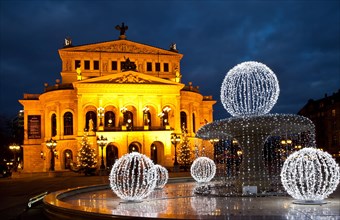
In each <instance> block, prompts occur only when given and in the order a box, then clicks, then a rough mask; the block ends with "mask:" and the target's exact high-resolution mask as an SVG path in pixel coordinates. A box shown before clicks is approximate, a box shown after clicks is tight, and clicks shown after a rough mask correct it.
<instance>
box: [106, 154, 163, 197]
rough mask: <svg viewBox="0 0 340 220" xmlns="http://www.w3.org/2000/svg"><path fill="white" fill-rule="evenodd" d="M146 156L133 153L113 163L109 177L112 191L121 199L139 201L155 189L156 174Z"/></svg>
mask: <svg viewBox="0 0 340 220" xmlns="http://www.w3.org/2000/svg"><path fill="white" fill-rule="evenodd" d="M153 166H154V164H153V162H152V160H150V159H149V158H148V157H147V156H145V155H143V154H140V153H137V152H133V153H130V154H126V155H124V156H122V157H121V158H120V159H119V160H118V161H116V162H115V164H114V165H113V167H112V169H111V173H110V176H109V180H110V186H111V189H112V191H113V192H114V193H115V194H116V195H117V196H118V197H119V198H121V199H123V200H128V201H139V200H142V199H143V198H145V197H147V196H148V195H149V194H150V193H151V192H152V191H153V190H154V188H155V187H156V181H157V173H156V170H155V169H154V168H153Z"/></svg>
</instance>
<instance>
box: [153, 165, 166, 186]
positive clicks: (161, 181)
mask: <svg viewBox="0 0 340 220" xmlns="http://www.w3.org/2000/svg"><path fill="white" fill-rule="evenodd" d="M154 169H155V170H156V172H157V177H158V178H157V181H156V187H155V188H156V189H162V188H163V187H164V186H165V184H166V183H167V182H168V178H169V174H168V170H167V169H166V168H165V167H163V166H161V165H158V164H156V165H155V166H154Z"/></svg>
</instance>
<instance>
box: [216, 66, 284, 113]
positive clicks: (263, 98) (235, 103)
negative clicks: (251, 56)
mask: <svg viewBox="0 0 340 220" xmlns="http://www.w3.org/2000/svg"><path fill="white" fill-rule="evenodd" d="M279 93H280V88H279V82H278V80H277V78H276V75H275V74H274V72H273V71H272V70H271V69H270V68H269V67H267V66H266V65H264V64H262V63H259V62H255V61H249V62H243V63H240V64H238V65H236V66H235V67H233V68H232V69H231V70H229V72H228V73H227V75H226V76H225V78H224V80H223V82H222V86H221V102H222V104H223V106H224V108H225V109H226V110H227V111H228V112H229V113H230V114H231V115H232V116H250V115H264V114H266V113H268V112H269V111H270V110H271V109H272V108H273V106H274V105H275V103H276V101H277V99H278V97H279Z"/></svg>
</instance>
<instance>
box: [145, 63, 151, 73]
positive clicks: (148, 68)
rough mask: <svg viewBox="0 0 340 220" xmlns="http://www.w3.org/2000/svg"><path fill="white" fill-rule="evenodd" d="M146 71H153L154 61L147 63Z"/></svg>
mask: <svg viewBox="0 0 340 220" xmlns="http://www.w3.org/2000/svg"><path fill="white" fill-rule="evenodd" d="M146 71H148V72H151V71H152V63H151V62H147V63H146Z"/></svg>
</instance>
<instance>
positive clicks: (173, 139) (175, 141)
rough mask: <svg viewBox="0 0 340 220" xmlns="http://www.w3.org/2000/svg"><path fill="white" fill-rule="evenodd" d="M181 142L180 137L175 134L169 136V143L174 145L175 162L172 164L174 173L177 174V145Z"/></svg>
mask: <svg viewBox="0 0 340 220" xmlns="http://www.w3.org/2000/svg"><path fill="white" fill-rule="evenodd" d="M180 141H181V136H180V135H177V134H175V133H172V134H171V143H172V144H173V145H174V147H175V162H174V172H178V171H179V164H178V161H177V149H176V148H177V144H178V143H179V142H180Z"/></svg>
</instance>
